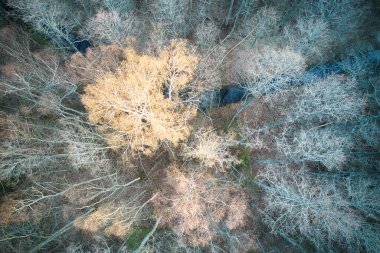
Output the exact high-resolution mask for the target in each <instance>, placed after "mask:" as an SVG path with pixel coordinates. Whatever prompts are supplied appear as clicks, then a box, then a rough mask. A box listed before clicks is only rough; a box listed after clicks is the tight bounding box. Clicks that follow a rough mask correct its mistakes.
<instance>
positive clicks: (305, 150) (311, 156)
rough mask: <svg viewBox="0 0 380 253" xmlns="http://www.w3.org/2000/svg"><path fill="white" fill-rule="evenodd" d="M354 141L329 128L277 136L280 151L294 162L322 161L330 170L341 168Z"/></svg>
mask: <svg viewBox="0 0 380 253" xmlns="http://www.w3.org/2000/svg"><path fill="white" fill-rule="evenodd" d="M352 145H353V143H352V141H351V140H350V138H349V137H348V136H341V135H339V133H337V132H336V131H333V130H331V129H329V128H327V129H317V128H311V129H309V130H301V131H299V132H297V133H296V134H295V135H294V136H292V137H290V136H286V135H283V136H282V137H280V138H276V146H277V149H278V151H279V152H280V153H281V154H283V155H284V156H285V159H288V160H289V161H293V162H300V163H304V162H320V163H322V164H323V165H324V166H326V167H327V168H328V169H329V170H333V169H340V168H341V167H342V165H343V164H344V163H345V161H346V160H347V156H348V155H349V154H348V153H349V150H350V148H351V147H352Z"/></svg>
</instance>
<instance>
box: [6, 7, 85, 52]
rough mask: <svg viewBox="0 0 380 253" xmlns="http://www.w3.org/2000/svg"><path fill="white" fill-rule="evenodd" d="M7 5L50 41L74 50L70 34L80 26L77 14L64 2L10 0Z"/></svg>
mask: <svg viewBox="0 0 380 253" xmlns="http://www.w3.org/2000/svg"><path fill="white" fill-rule="evenodd" d="M8 4H9V5H10V6H11V7H13V8H15V9H16V10H17V15H20V17H21V19H22V20H24V21H25V22H27V23H31V24H32V25H33V27H34V28H35V29H37V30H38V31H39V32H41V33H43V34H44V35H46V36H47V37H48V38H50V39H52V40H53V41H54V42H55V43H56V44H57V45H58V46H60V47H62V48H69V49H71V50H76V48H75V46H74V41H73V37H72V32H73V31H74V29H75V28H77V27H78V26H79V25H80V17H79V13H78V11H77V10H76V9H74V8H73V6H70V5H69V4H68V3H67V2H66V1H59V2H56V1H54V0H42V1H40V0H26V1H20V0H11V1H9V2H8Z"/></svg>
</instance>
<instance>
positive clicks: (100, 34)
mask: <svg viewBox="0 0 380 253" xmlns="http://www.w3.org/2000/svg"><path fill="white" fill-rule="evenodd" d="M138 27H139V25H138V21H137V18H136V16H134V15H133V14H132V13H131V14H125V15H123V16H120V14H119V13H118V12H116V11H104V10H103V11H99V12H97V13H96V14H95V15H94V16H93V17H91V18H90V19H89V20H88V21H87V22H86V25H85V26H84V27H83V28H82V30H81V34H82V36H84V37H85V38H87V39H89V40H90V41H92V42H93V44H94V45H101V44H116V45H119V46H120V47H122V46H124V45H125V43H126V42H127V36H132V35H137V34H138V30H137V28H138Z"/></svg>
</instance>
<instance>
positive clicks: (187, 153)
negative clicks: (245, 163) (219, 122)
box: [182, 128, 240, 169]
mask: <svg viewBox="0 0 380 253" xmlns="http://www.w3.org/2000/svg"><path fill="white" fill-rule="evenodd" d="M190 140H191V141H190V143H189V145H184V148H183V153H182V155H183V156H184V157H186V158H194V159H197V160H199V161H200V162H201V164H202V165H203V166H206V167H214V166H215V167H217V168H219V169H223V168H224V167H225V166H228V167H231V166H234V165H236V164H239V163H240V160H239V159H238V158H237V157H236V156H235V155H233V154H232V153H231V148H233V147H235V146H236V145H237V141H236V140H235V136H234V135H233V134H232V133H229V134H225V135H221V136H220V135H218V134H217V133H216V132H215V130H213V129H204V128H201V129H199V130H197V131H196V132H195V133H194V134H193V136H192V138H191V139H190Z"/></svg>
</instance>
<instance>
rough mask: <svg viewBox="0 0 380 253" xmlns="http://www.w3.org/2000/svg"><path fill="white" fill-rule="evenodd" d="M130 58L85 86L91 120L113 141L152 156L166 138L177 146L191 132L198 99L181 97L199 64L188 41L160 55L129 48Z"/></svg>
mask: <svg viewBox="0 0 380 253" xmlns="http://www.w3.org/2000/svg"><path fill="white" fill-rule="evenodd" d="M124 58H125V60H123V61H121V63H120V65H119V68H118V70H117V71H116V72H115V73H111V72H109V73H106V74H105V75H103V76H101V77H99V78H97V79H96V81H95V83H93V84H90V85H88V86H87V87H86V88H85V94H84V95H83V96H82V102H83V104H84V105H85V107H86V109H87V110H88V113H89V121H90V122H91V123H93V124H97V125H98V129H99V130H100V131H101V132H102V133H104V134H105V136H106V140H107V141H108V143H109V144H110V145H111V146H113V147H115V148H118V147H121V146H129V147H130V148H131V149H132V150H133V151H139V152H142V153H144V154H146V155H150V154H152V151H154V150H155V149H156V148H157V147H158V146H159V144H160V143H161V142H163V141H168V142H170V143H172V144H173V145H174V146H176V145H177V144H178V143H179V142H180V141H182V140H185V139H187V137H188V135H189V133H190V126H189V125H188V121H189V120H190V119H191V118H193V117H194V116H195V114H196V109H195V106H194V104H193V103H186V102H185V101H184V100H183V99H182V98H181V96H180V94H182V93H183V91H184V90H185V88H186V87H187V85H188V83H189V82H190V81H191V80H192V78H193V74H194V71H195V68H196V65H197V62H198V59H197V57H196V56H195V55H193V54H191V53H189V51H188V49H187V45H186V42H185V41H184V40H177V41H174V40H173V41H171V42H170V45H168V46H167V47H165V48H163V49H162V50H161V52H160V53H159V55H158V56H151V55H140V54H138V53H137V52H136V51H135V50H134V49H132V48H125V49H124Z"/></svg>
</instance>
